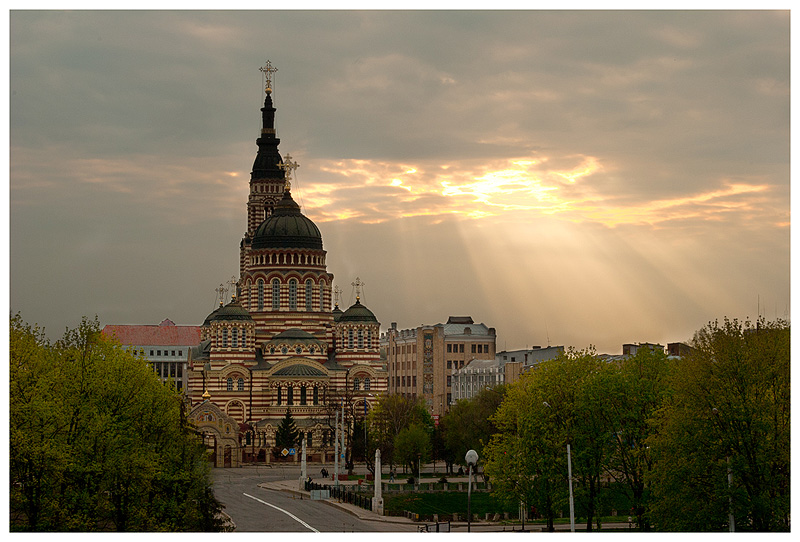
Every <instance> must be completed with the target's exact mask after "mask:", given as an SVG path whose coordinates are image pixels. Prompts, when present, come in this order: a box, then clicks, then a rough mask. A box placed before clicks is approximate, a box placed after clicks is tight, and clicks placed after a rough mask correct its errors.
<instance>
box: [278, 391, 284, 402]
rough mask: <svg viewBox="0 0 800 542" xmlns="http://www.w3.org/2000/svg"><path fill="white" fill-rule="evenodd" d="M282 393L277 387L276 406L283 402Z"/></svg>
mask: <svg viewBox="0 0 800 542" xmlns="http://www.w3.org/2000/svg"><path fill="white" fill-rule="evenodd" d="M282 396H283V393H282V392H281V388H280V387H279V388H278V406H280V405H282V404H283V397H282Z"/></svg>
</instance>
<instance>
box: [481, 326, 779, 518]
mask: <svg viewBox="0 0 800 542" xmlns="http://www.w3.org/2000/svg"><path fill="white" fill-rule="evenodd" d="M693 347H694V349H693V352H692V353H691V354H690V355H689V356H687V357H684V358H680V359H670V358H668V357H667V356H666V355H665V354H664V352H663V351H652V350H650V349H647V348H640V349H639V350H638V351H637V353H636V355H634V356H631V357H627V358H625V359H623V360H621V361H611V362H606V361H603V360H602V359H600V358H598V357H597V356H595V355H594V353H593V352H592V351H580V352H579V351H569V352H566V353H564V354H563V355H561V356H559V357H558V358H557V359H554V360H551V361H547V362H544V363H541V364H539V365H538V366H537V367H536V368H535V369H533V370H531V371H530V372H529V373H527V374H525V375H524V376H523V377H522V378H521V380H520V381H519V382H517V383H515V384H513V385H511V386H508V389H507V391H506V394H505V397H504V399H503V401H502V404H501V405H500V407H499V409H498V410H497V412H496V413H495V414H494V416H493V418H492V420H493V422H494V423H495V424H496V427H497V432H496V433H494V434H493V435H492V437H491V440H490V441H489V443H488V445H487V446H486V447H485V448H484V450H483V454H484V456H485V461H486V463H485V469H486V473H487V474H488V476H489V477H490V478H491V481H492V483H493V488H494V491H495V494H496V495H497V496H499V497H501V498H504V499H506V500H509V501H513V502H521V503H524V505H526V506H535V507H536V508H537V510H538V511H539V512H540V513H541V514H543V515H544V516H545V517H546V518H547V520H548V526H549V527H550V528H552V526H553V519H554V518H555V517H556V515H557V512H556V511H557V510H561V509H563V506H564V503H565V502H566V500H567V499H568V491H569V486H568V476H567V471H568V465H567V461H568V456H567V445H569V446H570V452H571V454H570V455H571V466H572V475H573V489H574V499H575V511H576V514H577V515H580V516H581V517H583V518H586V528H587V530H590V529H591V528H592V523H593V520H596V515H597V509H598V498H599V496H600V493H601V492H600V489H601V487H604V486H607V485H609V483H613V484H614V485H615V487H619V488H622V489H623V490H624V491H625V492H626V493H627V496H628V500H629V502H630V503H632V514H631V515H632V516H633V519H634V521H635V523H636V525H637V527H638V528H639V529H641V530H658V531H725V530H728V529H729V527H730V526H731V521H732V523H733V525H734V526H735V529H736V530H737V531H739V530H742V531H761V532H763V531H788V530H789V514H790V509H789V494H790V489H789V482H790V479H789V445H790V427H789V421H790V419H789V418H790V382H789V380H790V378H789V370H790V369H789V359H790V355H789V349H790V326H789V324H788V323H787V322H784V321H776V322H766V321H764V320H759V321H758V322H757V323H756V325H751V324H750V323H749V322H745V323H744V324H742V323H740V322H738V321H735V320H733V321H731V320H725V321H724V322H722V323H718V322H713V323H710V324H709V325H707V326H706V327H704V328H703V329H702V330H700V331H699V332H697V333H696V334H695V338H694V341H693ZM621 512H622V513H623V514H624V515H625V516H627V515H628V511H621Z"/></svg>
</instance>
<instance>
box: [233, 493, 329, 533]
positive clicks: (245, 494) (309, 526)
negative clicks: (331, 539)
mask: <svg viewBox="0 0 800 542" xmlns="http://www.w3.org/2000/svg"><path fill="white" fill-rule="evenodd" d="M242 495H244V496H245V497H250V498H251V499H253V500H254V501H258V502H260V503H261V504H266V505H267V506H271V507H272V508H274V509H275V510H279V511H281V512H283V513H284V514H286V515H287V516H289V517H290V518H292V519H293V520H295V521H296V522H297V523H300V524H301V525H303V527H306V528H308V529H309V530H311V531H314V532H315V533H318V532H319V531H318V530H316V529H315V528H314V527H312V526H311V525H309V524H308V523H306V522H305V521H303V520H302V519H300V518H299V517H297V516H295V515H294V514H292V513H291V512H288V511H286V510H284V509H283V508H281V507H280V506H275V505H274V504H270V503H268V502H266V501H262V500H261V499H259V498H257V497H253V496H252V495H248V494H247V493H242Z"/></svg>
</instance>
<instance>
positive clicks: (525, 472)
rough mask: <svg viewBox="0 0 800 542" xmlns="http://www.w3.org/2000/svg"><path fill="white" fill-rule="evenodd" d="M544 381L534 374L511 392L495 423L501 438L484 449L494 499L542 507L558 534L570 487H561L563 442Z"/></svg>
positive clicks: (492, 441) (524, 376)
mask: <svg viewBox="0 0 800 542" xmlns="http://www.w3.org/2000/svg"><path fill="white" fill-rule="evenodd" d="M545 363H546V362H545ZM540 375H541V373H540V372H539V370H536V371H531V372H529V373H526V374H524V375H522V377H521V378H520V379H519V380H518V381H517V382H515V383H514V384H511V385H510V386H508V387H507V390H506V393H505V396H504V399H503V402H502V403H501V405H500V407H499V408H498V409H497V412H496V414H495V415H494V416H493V419H492V422H493V423H494V424H495V425H496V427H497V432H496V433H495V434H494V435H493V436H492V437H491V440H490V441H489V443H488V444H487V445H486V446H485V447H484V449H483V459H484V461H485V473H486V474H487V475H488V476H489V478H490V479H491V481H492V495H493V496H495V497H496V498H498V499H499V500H501V501H503V502H505V503H506V504H509V505H512V506H516V505H517V504H518V503H524V505H525V506H526V507H527V506H531V505H533V506H536V508H537V509H538V510H539V511H540V512H541V513H542V515H543V516H544V517H545V519H546V520H547V529H548V530H549V531H553V530H554V522H555V517H556V502H557V501H558V499H560V498H561V496H562V495H563V493H564V491H563V490H564V489H565V488H566V486H565V485H564V484H562V483H561V482H562V479H563V475H562V474H561V470H562V469H561V466H562V464H563V462H562V460H561V453H560V451H559V443H560V437H559V436H558V435H557V434H556V432H555V430H554V427H552V426H551V425H550V424H549V422H550V417H549V415H548V413H546V412H545V411H544V410H545V407H544V402H545V399H546V398H547V397H548V395H547V393H546V392H545V390H544V388H543V386H542V383H543V381H544V380H543V379H542V378H540ZM480 457H481V456H480V455H479V458H480Z"/></svg>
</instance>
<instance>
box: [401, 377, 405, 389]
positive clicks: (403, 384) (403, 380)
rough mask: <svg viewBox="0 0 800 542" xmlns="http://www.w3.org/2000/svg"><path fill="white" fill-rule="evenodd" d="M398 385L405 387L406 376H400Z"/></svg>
mask: <svg viewBox="0 0 800 542" xmlns="http://www.w3.org/2000/svg"><path fill="white" fill-rule="evenodd" d="M400 387H401V388H405V387H406V377H405V375H403V376H401V377H400Z"/></svg>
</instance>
